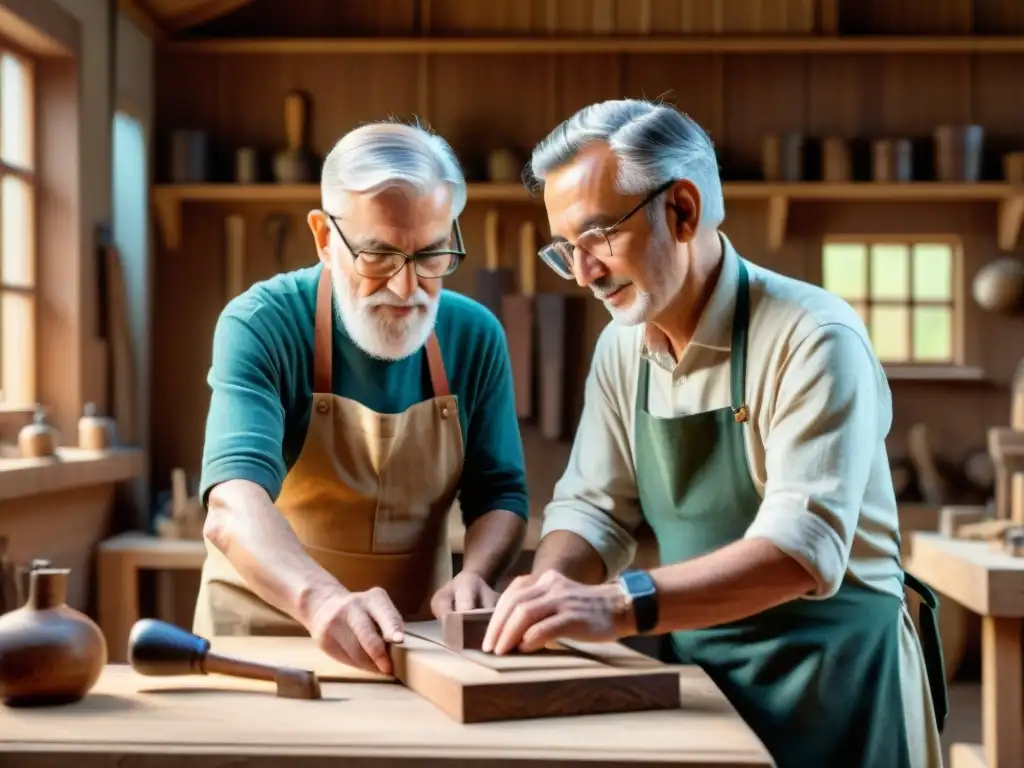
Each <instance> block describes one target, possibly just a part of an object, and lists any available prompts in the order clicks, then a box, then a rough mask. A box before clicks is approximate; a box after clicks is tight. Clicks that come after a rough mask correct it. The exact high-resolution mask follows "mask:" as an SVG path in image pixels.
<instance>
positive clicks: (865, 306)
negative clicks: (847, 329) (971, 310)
mask: <svg viewBox="0 0 1024 768" xmlns="http://www.w3.org/2000/svg"><path fill="white" fill-rule="evenodd" d="M959 262H960V245H959V243H958V242H956V241H955V240H953V239H951V238H914V239H902V238H895V239H894V238H885V239H882V238H877V239H876V238H867V239H865V238H857V239H846V238H830V239H828V240H826V242H825V246H824V249H823V254H822V285H823V286H824V287H825V289H826V290H828V291H831V292H832V293H835V294H836V295H838V296H841V297H842V298H844V299H846V300H847V301H849V302H850V304H852V305H853V307H854V308H855V309H856V310H857V312H858V313H859V314H860V316H861V317H862V318H863V319H864V323H865V325H866V326H867V328H868V332H869V333H870V334H871V342H872V344H873V345H874V347H875V354H877V355H878V358H879V359H880V360H881V361H882V362H883V363H896V364H900V365H916V364H923V365H936V364H937V365H960V364H961V363H962V360H961V359H960V357H961V356H960V351H959V343H958V339H959V324H960V317H959V310H960V306H959V304H960V302H959V301H958V297H957V290H956V286H957V279H956V276H957V274H958V270H959Z"/></svg>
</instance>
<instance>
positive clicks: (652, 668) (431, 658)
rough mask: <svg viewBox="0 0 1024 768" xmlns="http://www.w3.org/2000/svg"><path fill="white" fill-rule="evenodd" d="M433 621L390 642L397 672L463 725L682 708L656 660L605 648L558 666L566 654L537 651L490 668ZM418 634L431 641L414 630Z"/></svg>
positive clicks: (671, 676)
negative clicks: (623, 660)
mask: <svg viewBox="0 0 1024 768" xmlns="http://www.w3.org/2000/svg"><path fill="white" fill-rule="evenodd" d="M430 624H431V622H426V623H423V624H414V625H410V626H407V627H406V637H405V642H403V643H402V644H399V645H394V646H391V659H392V662H393V663H394V666H395V677H397V678H398V679H399V680H400V681H401V682H402V683H403V684H405V685H406V687H408V688H409V689H410V690H412V691H414V692H416V693H418V694H419V695H421V696H423V697H424V698H425V699H427V700H428V701H430V702H432V703H433V704H434V705H435V706H437V708H438V709H440V710H441V711H442V712H444V713H445V714H447V715H448V716H449V717H451V718H452V719H453V720H455V721H457V722H460V723H485V722H494V721H502V720H520V719H527V718H545V717H567V716H574V715H592V714H605V713H612V712H639V711H647V710H658V709H673V708H678V707H679V706H680V698H679V680H678V677H679V669H680V668H679V667H677V666H671V665H667V664H660V663H658V662H656V661H654V660H653V659H652V660H650V661H649V664H647V665H645V666H642V667H641V668H637V666H636V665H634V664H626V665H624V666H620V665H617V664H616V663H615V657H614V655H611V654H610V655H609V656H608V657H606V658H605V659H604V661H596V662H594V663H591V664H587V665H579V664H575V665H570V666H569V667H565V666H561V665H562V664H563V663H564V661H565V657H562V656H557V655H556V656H549V657H541V656H536V657H534V658H533V659H531V660H530V661H532V662H533V663H532V664H531V665H530V666H528V667H526V668H523V667H519V668H510V667H506V668H501V669H495V668H493V667H492V666H490V665H488V664H487V663H481V661H482V659H481V658H480V657H481V656H484V655H485V654H483V653H482V652H479V651H462V652H455V651H452V650H450V649H448V648H446V647H445V646H444V644H443V642H442V641H441V630H440V627H439V626H436V624H435V626H434V627H430V626H429V625H430ZM421 634H426V635H427V636H430V637H433V638H434V640H433V641H432V640H426V639H424V638H423V637H420V636H418V635H421ZM627 650H628V649H627ZM531 656H532V654H531ZM492 658H496V657H492ZM510 658H512V657H505V659H506V660H507V659H510ZM520 658H521V659H525V658H526V656H525V655H524V656H523V657H520ZM587 661H590V660H589V659H588V660H587ZM513 663H514V662H513Z"/></svg>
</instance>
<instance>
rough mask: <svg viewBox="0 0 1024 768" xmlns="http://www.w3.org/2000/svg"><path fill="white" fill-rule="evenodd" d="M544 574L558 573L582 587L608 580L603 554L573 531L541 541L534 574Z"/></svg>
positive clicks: (559, 533)
mask: <svg viewBox="0 0 1024 768" xmlns="http://www.w3.org/2000/svg"><path fill="white" fill-rule="evenodd" d="M545 571H558V572H559V573H561V574H563V575H564V576H567V577H568V578H570V579H572V580H573V581H578V582H581V583H583V584H600V583H601V582H602V581H604V580H605V578H606V577H607V572H606V569H605V566H604V560H603V559H602V558H601V555H600V553H599V552H598V551H597V550H596V549H594V547H593V546H591V545H590V543H589V542H587V540H586V539H584V538H583V537H582V536H578V535H577V534H575V533H572V532H571V531H552V532H551V533H549V534H547V535H546V536H545V537H544V538H543V539H541V541H540V544H539V545H538V546H537V552H536V554H535V555H534V557H533V573H535V574H541V573H544V572H545Z"/></svg>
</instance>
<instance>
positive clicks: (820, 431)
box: [542, 235, 943, 768]
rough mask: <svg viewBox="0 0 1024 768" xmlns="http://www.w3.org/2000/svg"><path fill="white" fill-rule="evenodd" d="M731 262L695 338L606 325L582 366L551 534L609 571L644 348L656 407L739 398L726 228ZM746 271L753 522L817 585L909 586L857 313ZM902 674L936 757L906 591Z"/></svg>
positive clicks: (713, 405) (883, 428) (927, 754)
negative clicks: (587, 548) (678, 346)
mask: <svg viewBox="0 0 1024 768" xmlns="http://www.w3.org/2000/svg"><path fill="white" fill-rule="evenodd" d="M721 239H722V248H723V257H724V261H723V266H722V271H721V274H720V277H719V280H718V285H717V286H716V287H715V290H714V293H713V294H712V296H711V299H710V301H709V302H708V305H707V307H706V308H705V310H704V313H703V315H702V316H701V318H700V321H699V323H698V325H697V329H696V331H695V333H694V337H693V339H692V341H691V343H690V344H689V345H688V346H687V347H686V349H685V350H684V351H683V354H682V356H681V359H680V360H679V362H678V363H676V362H675V361H674V360H673V359H672V356H671V354H669V353H668V352H667V347H666V346H665V344H664V340H663V339H662V340H661V342H662V343H659V339H658V338H656V337H654V336H653V335H650V336H645V331H644V329H643V327H632V328H624V327H621V326H618V325H615V324H614V323H613V324H610V325H609V326H608V327H607V328H605V330H604V331H603V332H602V333H601V336H600V338H599V340H598V342H597V346H596V348H595V350H594V357H593V361H592V363H591V370H590V373H589V375H588V377H587V383H586V394H585V401H584V406H583V415H582V418H581V420H580V426H579V428H578V430H577V432H576V438H575V440H574V442H573V447H572V452H571V454H570V457H569V463H568V466H567V467H566V470H565V474H564V475H563V476H562V478H561V479H560V480H559V482H558V483H557V485H556V486H555V491H554V498H553V500H552V501H551V503H550V504H548V506H547V507H546V508H545V510H544V523H543V528H542V536H543V535H546V534H548V533H551V532H552V531H558V530H564V531H571V532H572V533H575V534H577V535H578V536H581V537H582V538H584V539H585V540H586V541H588V542H589V543H590V544H591V545H592V546H593V547H594V548H595V549H596V550H597V551H598V552H600V553H601V557H602V558H603V559H604V562H605V565H606V566H607V568H608V573H609V575H614V574H616V573H618V572H619V571H621V570H622V569H624V568H625V567H627V566H628V565H629V564H630V562H631V561H632V559H633V556H634V554H635V552H636V542H635V540H634V538H633V536H632V534H633V532H634V531H635V530H636V529H637V527H638V526H639V524H640V523H641V522H642V519H643V517H642V513H641V511H640V505H639V501H638V499H637V486H636V474H635V472H634V466H635V463H634V462H635V459H636V445H635V443H634V436H633V422H634V420H635V419H634V415H635V403H636V390H637V375H638V372H639V366H640V359H641V356H643V357H646V358H647V359H649V360H650V361H651V363H652V364H651V374H650V391H649V393H648V409H649V411H650V413H651V414H652V415H653V416H656V417H670V416H682V415H687V414H693V413H700V412H703V411H708V410H712V409H717V408H724V407H727V406H730V405H732V402H731V390H730V371H729V352H730V347H731V341H732V316H733V310H734V308H735V305H736V287H737V284H738V280H739V259H740V256H739V255H738V254H737V253H736V251H735V250H734V249H733V247H732V244H731V243H730V242H729V240H728V238H726V237H725V236H724V235H722V236H721ZM744 264H745V265H746V267H747V272H748V274H749V278H750V323H749V329H748V332H747V358H746V382H745V387H744V389H745V394H746V404H747V407H748V409H749V411H750V420H749V422H748V424H749V427H750V428H749V429H746V430H744V432H745V435H746V453H747V467H748V469H749V471H750V477H751V479H752V480H753V481H754V485H755V486H756V488H757V491H758V493H759V494H760V496H761V499H762V501H761V506H760V508H759V509H758V511H757V514H756V515H755V517H754V520H753V522H752V523H751V525H750V527H749V528H748V529H747V531H746V537H747V538H754V537H762V538H766V539H769V540H770V541H772V542H774V543H775V544H776V545H777V546H778V547H779V548H780V549H782V550H783V551H784V552H787V553H788V554H790V555H791V556H793V557H795V558H797V559H798V560H799V561H800V562H801V563H803V565H804V566H805V567H806V568H807V569H808V570H809V571H810V572H811V573H812V574H813V575H814V577H815V580H816V581H817V588H816V590H815V591H814V593H813V594H810V595H807V596H806V598H805V599H822V598H826V597H828V596H830V595H833V594H835V592H836V591H837V590H838V589H839V587H840V585H841V583H842V581H843V578H844V576H845V575H847V574H849V576H850V577H851V578H852V579H854V580H856V581H858V582H861V583H862V584H865V585H867V586H869V587H873V588H875V589H878V590H880V591H882V592H888V593H891V594H893V595H896V596H897V597H900V598H902V597H903V590H902V587H901V583H900V581H901V580H900V570H901V564H900V554H899V544H900V536H899V520H898V515H897V508H896V498H895V494H894V491H893V487H892V475H891V474H890V470H889V461H888V458H887V456H886V449H885V437H886V435H887V434H888V432H889V428H890V425H891V423H892V398H891V395H890V392H889V383H888V379H887V378H886V376H885V372H884V371H883V369H882V366H881V365H880V364H879V362H878V359H877V357H876V356H875V354H874V352H873V351H872V347H871V343H870V340H869V337H868V334H867V330H866V329H865V327H864V324H863V322H862V321H861V319H860V316H859V315H858V314H857V313H856V312H855V311H854V310H853V308H852V307H851V306H850V305H849V304H847V303H846V302H845V301H843V300H842V299H840V298H838V297H836V296H834V295H833V294H831V293H828V292H827V291H825V290H823V289H822V288H819V287H816V286H813V285H810V284H808V283H803V282H800V281H798V280H793V279H791V278H788V277H784V276H782V275H779V274H777V273H775V272H772V271H770V270H767V269H763V268H761V267H758V266H756V265H754V264H751V263H750V262H748V261H744ZM899 655H900V682H901V690H902V696H903V709H904V716H905V718H906V729H907V742H908V745H909V747H910V755H911V764H912V765H913V766H914V767H915V768H941V766H942V764H943V758H942V746H941V743H940V740H939V733H938V729H937V727H936V721H935V714H934V710H933V707H932V701H931V693H930V691H929V686H928V677H927V670H926V668H925V665H924V658H923V654H922V652H921V645H920V642H919V641H918V638H917V633H916V632H915V629H914V625H913V622H912V620H911V618H910V614H909V613H908V611H907V608H906V605H905V604H904V606H903V608H902V610H901V617H900V629H899Z"/></svg>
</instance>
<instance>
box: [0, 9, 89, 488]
mask: <svg viewBox="0 0 1024 768" xmlns="http://www.w3.org/2000/svg"><path fill="white" fill-rule="evenodd" d="M0 41H2V44H3V47H4V48H5V49H8V50H10V51H11V52H12V53H15V54H17V55H20V56H21V57H23V58H25V59H28V60H29V61H31V63H32V65H33V70H34V78H33V80H34V82H33V84H32V85H33V92H34V104H33V114H34V120H35V126H34V128H35V130H34V132H33V136H32V141H33V147H34V149H35V153H34V154H35V158H34V160H35V163H34V168H33V171H34V175H35V186H36V200H35V206H34V214H35V222H36V223H35V229H34V238H35V252H36V255H35V268H36V272H35V295H36V302H35V304H36V305H35V327H34V333H35V340H34V344H33V347H34V350H35V366H34V368H35V370H34V379H35V381H34V384H35V386H34V390H35V402H32V403H28V404H25V405H22V406H14V405H5V404H3V403H0V443H11V442H12V441H14V440H16V437H17V433H18V430H19V429H20V428H21V426H23V425H24V424H26V423H30V422H31V420H32V414H33V412H34V411H35V410H36V409H37V408H38V407H39V405H42V406H44V407H45V408H46V413H47V422H48V423H49V424H51V425H52V426H54V427H55V428H56V429H57V430H58V432H59V433H60V434H61V435H65V436H66V435H73V434H74V430H75V424H76V423H77V421H78V418H79V417H80V416H81V414H82V407H83V403H84V402H87V401H94V402H97V403H99V404H101V407H105V400H102V398H105V394H104V391H103V390H100V389H99V387H102V386H103V382H104V381H105V373H104V372H103V371H102V370H100V366H99V361H100V359H101V358H100V355H101V354H102V355H105V352H103V351H102V349H101V348H100V346H98V345H97V344H96V343H95V341H94V336H95V334H94V332H93V331H92V329H93V327H94V326H95V322H96V321H95V317H96V313H97V311H98V309H97V298H96V295H95V290H96V287H95V278H94V272H95V269H94V268H93V262H92V259H90V258H89V257H88V253H87V250H86V242H87V239H86V235H87V233H86V231H85V229H84V227H83V225H84V224H85V219H84V218H83V216H84V211H83V201H84V197H85V189H84V182H85V175H84V172H83V170H82V160H83V155H82V150H81V145H82V121H83V104H84V100H83V96H82V93H81V84H80V77H79V75H80V72H81V58H82V24H81V22H80V21H79V19H77V18H76V17H75V16H74V15H73V14H71V13H70V12H69V11H68V10H66V9H65V8H64V7H63V6H61V5H60V4H59V3H57V2H55V0H31V2H29V1H28V0H0ZM103 365H105V363H104V364H103ZM2 471H4V470H3V468H2V467H0V472H2Z"/></svg>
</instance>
